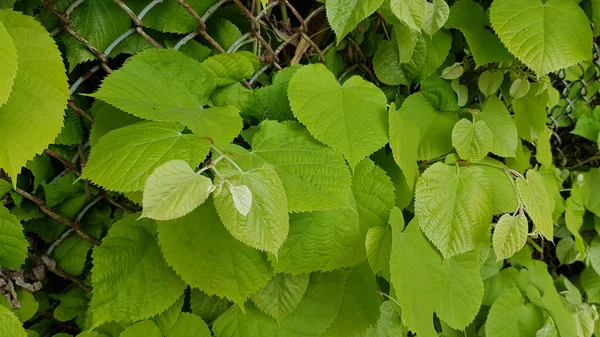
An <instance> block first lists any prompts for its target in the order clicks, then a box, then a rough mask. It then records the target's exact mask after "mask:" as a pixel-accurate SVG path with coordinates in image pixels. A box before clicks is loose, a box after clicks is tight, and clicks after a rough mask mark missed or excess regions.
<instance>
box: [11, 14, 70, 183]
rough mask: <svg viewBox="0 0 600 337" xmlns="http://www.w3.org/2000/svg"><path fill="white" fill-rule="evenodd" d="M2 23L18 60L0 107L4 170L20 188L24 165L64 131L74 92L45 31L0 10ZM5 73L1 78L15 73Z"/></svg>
mask: <svg viewBox="0 0 600 337" xmlns="http://www.w3.org/2000/svg"><path fill="white" fill-rule="evenodd" d="M0 23H1V24H3V25H4V27H5V28H6V30H7V31H8V34H9V35H10V36H11V38H12V41H13V43H14V45H15V47H16V51H17V55H18V57H19V66H18V71H17V75H16V77H15V78H14V81H13V86H12V92H11V94H10V97H9V99H8V101H6V103H5V104H4V105H2V106H0V144H2V145H3V146H2V147H1V148H0V168H3V169H4V170H5V171H6V172H7V173H8V174H9V175H10V176H11V177H12V178H13V182H14V184H16V182H17V175H18V174H19V173H20V172H21V167H22V166H25V164H26V163H27V161H28V160H31V159H33V157H34V156H35V155H36V154H38V153H41V152H42V150H44V148H46V147H47V146H48V144H50V143H52V142H54V139H55V138H56V136H57V135H58V133H59V132H60V130H61V128H62V126H63V116H64V111H65V107H66V105H67V99H68V98H69V90H68V85H67V76H66V74H65V69H64V65H63V60H62V57H61V56H60V52H59V51H58V48H57V47H56V44H55V43H54V40H52V38H50V36H49V35H48V32H47V31H46V29H45V28H44V27H42V26H41V25H40V24H39V23H38V22H37V21H35V19H34V18H33V17H31V16H27V15H24V14H21V13H20V12H13V11H12V10H0ZM3 45H5V44H4V43H3ZM2 69H3V71H2V78H6V76H7V75H10V73H11V71H10V70H8V73H4V67H3V68H2ZM31 135H35V137H32V136H31Z"/></svg>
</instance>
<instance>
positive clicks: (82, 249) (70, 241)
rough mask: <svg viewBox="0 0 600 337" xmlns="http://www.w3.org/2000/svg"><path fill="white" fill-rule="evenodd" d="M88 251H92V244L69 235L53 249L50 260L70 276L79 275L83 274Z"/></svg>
mask: <svg viewBox="0 0 600 337" xmlns="http://www.w3.org/2000/svg"><path fill="white" fill-rule="evenodd" d="M90 249H92V244H91V243H90V242H89V241H86V240H84V239H82V238H80V237H78V236H76V235H71V236H69V237H67V238H66V239H65V240H64V241H63V242H61V244H60V245H58V247H56V249H54V251H53V252H52V258H53V259H54V260H55V261H56V265H57V266H58V267H59V268H60V269H61V270H63V271H65V272H67V273H69V274H72V275H79V274H81V273H82V272H83V268H84V267H85V264H86V262H87V256H88V252H89V251H90Z"/></svg>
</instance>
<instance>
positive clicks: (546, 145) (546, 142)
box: [535, 129, 562, 199]
mask: <svg viewBox="0 0 600 337" xmlns="http://www.w3.org/2000/svg"><path fill="white" fill-rule="evenodd" d="M551 137H552V130H550V129H546V130H545V131H544V132H542V133H541V134H540V136H539V137H538V139H537V141H536V144H535V145H536V152H535V159H536V160H537V162H538V163H540V164H542V165H543V167H546V168H548V167H552V163H553V162H554V159H553V158H552V145H551V144H550V138H551ZM561 199H562V197H561Z"/></svg>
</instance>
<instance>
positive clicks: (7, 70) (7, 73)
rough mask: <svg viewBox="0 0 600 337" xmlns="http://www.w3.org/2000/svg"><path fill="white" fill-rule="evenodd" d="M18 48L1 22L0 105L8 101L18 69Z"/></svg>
mask: <svg viewBox="0 0 600 337" xmlns="http://www.w3.org/2000/svg"><path fill="white" fill-rule="evenodd" d="M18 63H19V62H18V60H17V49H16V47H15V43H14V42H13V40H12V38H11V37H10V34H9V33H8V31H7V30H6V28H5V27H4V25H3V24H2V22H0V67H1V68H2V72H3V74H2V78H0V107H1V106H2V105H4V103H6V102H7V101H8V98H9V97H10V92H11V91H12V87H13V83H14V81H15V77H16V76H17V69H18Z"/></svg>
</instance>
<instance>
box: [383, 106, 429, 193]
mask: <svg viewBox="0 0 600 337" xmlns="http://www.w3.org/2000/svg"><path fill="white" fill-rule="evenodd" d="M392 107H394V108H390V148H391V149H392V155H393V156H394V161H395V162H396V164H398V166H399V167H400V169H401V170H402V174H403V175H404V179H406V183H407V184H408V186H409V188H410V189H412V188H413V187H414V186H415V181H416V180H417V177H418V176H419V166H418V165H417V160H418V149H419V140H420V138H421V136H420V132H419V129H418V128H417V125H416V124H415V123H414V122H413V121H412V119H411V118H410V117H411V116H410V115H409V114H406V113H405V114H402V113H401V112H400V111H395V110H396V109H395V106H394V105H392Z"/></svg>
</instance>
